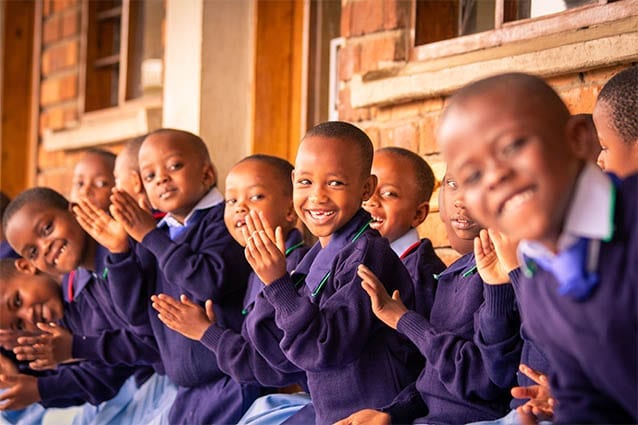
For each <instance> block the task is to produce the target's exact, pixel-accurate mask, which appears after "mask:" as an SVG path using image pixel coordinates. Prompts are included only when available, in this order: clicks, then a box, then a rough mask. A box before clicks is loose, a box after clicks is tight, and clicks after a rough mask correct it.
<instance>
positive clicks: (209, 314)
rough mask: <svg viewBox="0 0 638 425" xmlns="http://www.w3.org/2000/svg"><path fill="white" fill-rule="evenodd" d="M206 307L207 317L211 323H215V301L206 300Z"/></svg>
mask: <svg viewBox="0 0 638 425" xmlns="http://www.w3.org/2000/svg"><path fill="white" fill-rule="evenodd" d="M204 307H205V309H206V316H207V317H208V320H210V321H211V323H215V322H216V317H215V310H213V300H206V303H205V304H204Z"/></svg>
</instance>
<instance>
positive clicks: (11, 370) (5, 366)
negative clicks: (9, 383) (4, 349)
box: [0, 354, 18, 376]
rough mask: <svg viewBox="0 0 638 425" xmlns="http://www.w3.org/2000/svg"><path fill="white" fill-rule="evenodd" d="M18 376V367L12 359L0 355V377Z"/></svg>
mask: <svg viewBox="0 0 638 425" xmlns="http://www.w3.org/2000/svg"><path fill="white" fill-rule="evenodd" d="M17 374H18V366H17V365H16V364H15V363H13V362H12V361H11V359H10V358H8V357H5V356H3V355H2V354H0V375H7V376H13V375H17Z"/></svg>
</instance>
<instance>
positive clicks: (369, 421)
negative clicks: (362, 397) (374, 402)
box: [333, 409, 390, 425]
mask: <svg viewBox="0 0 638 425" xmlns="http://www.w3.org/2000/svg"><path fill="white" fill-rule="evenodd" d="M389 424H390V415H389V414H387V413H385V412H379V411H378V410H372V409H363V410H359V411H358V412H355V413H353V414H352V415H350V416H348V417H347V418H345V419H341V420H340V421H337V422H335V423H334V424H333V425H389Z"/></svg>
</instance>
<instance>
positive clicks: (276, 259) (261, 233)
mask: <svg viewBox="0 0 638 425" xmlns="http://www.w3.org/2000/svg"><path fill="white" fill-rule="evenodd" d="M242 232H243V233H244V239H245V240H246V249H245V250H244V252H245V255H246V259H247V260H248V263H249V264H250V266H251V267H252V268H253V270H254V271H255V273H257V276H259V279H261V281H262V282H264V284H266V285H270V284H271V283H272V282H274V281H275V280H277V279H279V278H280V277H282V276H283V275H284V274H286V256H285V255H284V252H285V240H284V236H283V231H282V229H281V227H277V229H275V231H273V230H272V227H270V225H269V224H268V222H267V221H266V219H265V218H264V216H263V214H262V213H261V212H259V213H257V212H256V211H250V213H248V214H247V215H246V226H245V227H243V228H242Z"/></svg>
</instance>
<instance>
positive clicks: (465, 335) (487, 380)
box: [339, 173, 521, 425]
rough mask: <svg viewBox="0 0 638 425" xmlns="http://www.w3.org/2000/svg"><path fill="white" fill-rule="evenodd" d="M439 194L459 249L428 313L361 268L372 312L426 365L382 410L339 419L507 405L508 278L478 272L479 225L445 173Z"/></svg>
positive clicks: (393, 419) (511, 305) (469, 417)
mask: <svg viewBox="0 0 638 425" xmlns="http://www.w3.org/2000/svg"><path fill="white" fill-rule="evenodd" d="M439 200H440V202H439V206H440V212H441V219H442V220H443V222H444V224H445V227H446V230H447V232H448V239H449V240H450V243H451V244H452V247H453V248H454V249H455V250H457V251H458V252H459V253H461V254H462V255H463V256H462V257H461V258H459V259H458V260H457V261H455V262H454V263H453V264H452V265H450V267H448V268H447V269H446V270H445V271H444V272H443V273H441V274H440V275H439V276H438V288H437V294H436V298H435V300H434V306H433V308H432V312H431V314H430V318H429V319H426V318H425V317H423V316H422V315H420V314H418V313H417V312H414V311H410V310H409V309H408V308H406V306H405V305H403V303H402V302H401V300H400V298H399V293H397V292H394V293H393V294H392V297H390V295H389V294H388V292H387V291H386V290H385V289H384V288H383V286H382V284H381V281H380V280H379V279H378V278H377V277H376V276H375V274H374V273H372V272H371V271H370V270H368V269H367V268H366V267H363V266H362V267H360V271H359V274H360V276H361V277H362V279H363V282H362V286H363V288H364V289H365V290H366V292H367V293H368V295H369V296H370V298H371V300H372V309H373V311H374V313H375V315H377V317H379V318H380V319H381V320H382V321H383V322H384V323H386V324H387V325H388V326H390V327H391V328H393V329H396V330H398V331H399V332H400V333H402V334H404V335H406V336H407V337H408V338H410V340H411V341H413V342H414V344H415V345H416V346H417V347H419V350H420V351H421V353H422V354H423V355H424V356H425V359H426V363H425V368H424V369H423V371H422V372H421V374H420V375H419V378H418V379H417V381H416V382H415V383H414V384H413V385H411V386H409V387H407V388H406V389H405V390H404V391H403V392H402V393H401V394H399V396H398V397H397V398H396V399H395V400H394V401H393V402H392V403H391V404H389V405H388V406H385V407H384V408H383V409H382V410H383V411H375V410H371V409H366V410H362V411H359V412H357V413H355V414H353V415H351V416H350V417H348V418H346V419H344V420H343V421H340V422H339V423H340V424H342V425H345V424H363V423H366V422H368V421H372V420H378V421H379V423H386V424H387V423H412V422H414V423H430V424H446V423H466V422H470V421H475V420H480V419H495V418H497V417H500V416H502V415H503V413H504V412H506V411H507V408H508V403H509V400H510V397H509V389H510V387H511V386H512V384H513V383H514V381H515V374H516V368H517V366H518V362H519V356H520V345H521V344H520V339H519V337H518V320H517V312H516V309H515V302H514V292H513V290H512V287H511V285H502V284H500V282H491V283H490V284H487V283H484V282H483V280H482V279H481V276H480V275H479V274H478V273H477V268H476V263H475V260H474V254H473V253H472V249H473V240H474V238H475V237H476V236H477V235H478V233H479V230H480V226H479V225H478V223H476V222H475V221H474V220H473V219H472V218H471V217H470V216H469V215H468V214H467V211H466V209H465V206H464V205H463V202H462V201H461V190H460V189H459V187H458V185H457V183H456V180H455V179H453V177H452V176H451V175H450V173H448V174H446V176H445V177H444V179H443V184H442V187H441V190H440V198H439Z"/></svg>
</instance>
